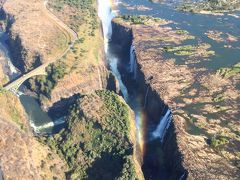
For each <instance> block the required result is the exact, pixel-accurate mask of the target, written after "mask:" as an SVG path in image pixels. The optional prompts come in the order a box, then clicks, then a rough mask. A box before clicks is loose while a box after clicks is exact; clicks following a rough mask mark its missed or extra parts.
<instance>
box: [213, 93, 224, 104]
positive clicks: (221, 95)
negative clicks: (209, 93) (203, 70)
mask: <svg viewBox="0 0 240 180" xmlns="http://www.w3.org/2000/svg"><path fill="white" fill-rule="evenodd" d="M224 99H225V97H224V95H223V94H218V95H217V96H215V97H213V101H214V102H222V101H224Z"/></svg>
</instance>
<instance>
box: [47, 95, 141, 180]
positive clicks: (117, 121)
mask: <svg viewBox="0 0 240 180" xmlns="http://www.w3.org/2000/svg"><path fill="white" fill-rule="evenodd" d="M129 121H130V114H129V108H128V107H127V105H126V104H125V103H124V102H123V101H122V100H121V99H120V97H119V96H117V95H116V94H114V93H113V92H110V91H97V92H96V93H94V94H92V95H86V96H83V97H81V98H79V99H78V100H77V101H76V103H75V104H74V105H73V106H72V108H70V111H69V115H68V118H67V128H66V129H64V130H62V131H61V132H60V133H58V134H56V135H54V136H53V137H50V138H48V139H46V140H45V142H47V144H48V145H49V146H50V147H51V148H52V149H53V150H55V151H56V152H57V153H58V154H59V155H60V156H61V157H62V158H64V159H65V160H66V162H67V164H68V166H69V171H68V173H67V178H70V179H137V178H136V172H135V169H134V164H133V156H132V155H133V144H132V143H131V141H130V135H129V132H130V122H129Z"/></svg>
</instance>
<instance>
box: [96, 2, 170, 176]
mask: <svg viewBox="0 0 240 180" xmlns="http://www.w3.org/2000/svg"><path fill="white" fill-rule="evenodd" d="M98 7H99V8H98V10H99V11H98V12H99V18H100V19H101V21H102V29H103V35H104V42H105V45H104V46H105V53H106V58H107V61H108V64H109V66H110V70H111V71H112V73H113V74H114V76H115V78H116V79H117V80H118V83H119V85H120V90H121V93H122V95H123V97H124V99H125V101H126V102H127V103H128V104H129V106H130V107H131V108H132V109H133V111H134V113H135V121H136V126H137V132H138V133H137V136H138V137H137V139H138V144H139V145H140V151H141V154H142V158H143V166H142V170H143V173H144V176H145V178H146V179H167V177H168V175H167V170H166V169H165V168H164V167H160V166H162V165H163V164H164V163H157V164H156V162H158V161H155V160H153V159H159V158H160V161H164V159H163V156H161V155H162V150H161V143H162V142H163V140H164V136H165V134H166V131H167V129H168V127H169V125H170V122H171V118H172V115H171V111H170V110H169V109H167V108H166V109H164V112H165V115H163V116H162V117H159V122H160V123H159V124H158V125H156V124H154V123H152V121H151V119H150V118H149V116H148V114H147V112H146V110H145V106H146V99H147V93H148V92H147V93H146V94H142V93H141V92H139V91H138V89H137V87H133V86H132V85H131V86H128V85H129V84H135V85H137V83H136V80H137V68H138V67H137V62H136V61H137V60H136V55H135V47H134V46H133V45H132V46H130V47H129V50H128V52H129V54H127V55H126V56H128V58H129V63H128V64H122V63H123V60H122V59H121V57H122V54H118V53H117V52H116V51H115V49H114V48H115V46H114V44H113V43H112V42H111V39H112V38H114V37H112V31H113V30H112V24H111V21H112V19H113V18H114V17H115V16H116V15H117V14H116V11H114V10H112V6H111V2H110V0H98ZM125 48H126V47H125ZM119 66H121V67H123V69H125V70H126V71H125V73H123V72H122V71H120V70H119ZM125 75H126V76H128V77H130V79H131V80H130V79H128V78H126V77H125ZM126 79H128V80H127V81H131V82H128V83H126V82H125V81H126ZM166 107H167V106H166ZM159 151H161V152H159ZM159 154H160V155H159ZM158 155H159V157H157V156H158Z"/></svg>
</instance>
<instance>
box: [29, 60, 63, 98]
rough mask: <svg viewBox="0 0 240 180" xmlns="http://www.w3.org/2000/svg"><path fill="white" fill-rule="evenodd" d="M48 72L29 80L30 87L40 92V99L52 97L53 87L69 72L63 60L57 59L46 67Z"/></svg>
mask: <svg viewBox="0 0 240 180" xmlns="http://www.w3.org/2000/svg"><path fill="white" fill-rule="evenodd" d="M46 72H47V76H37V77H35V78H32V79H30V80H29V84H30V89H31V90H32V91H34V92H36V93H37V94H38V96H39V99H40V101H44V100H45V99H49V98H50V97H51V91H52V89H53V88H54V87H55V86H56V84H57V82H58V80H59V79H61V78H63V77H64V76H65V74H66V72H67V70H66V64H65V63H64V62H63V61H57V62H55V63H54V64H50V65H49V66H48V67H47V68H46Z"/></svg>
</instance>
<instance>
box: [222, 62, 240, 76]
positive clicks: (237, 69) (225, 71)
mask: <svg viewBox="0 0 240 180" xmlns="http://www.w3.org/2000/svg"><path fill="white" fill-rule="evenodd" d="M217 74H219V75H220V76H223V77H226V78H229V77H232V76H235V75H237V74H240V63H237V64H235V65H234V66H233V67H231V68H221V69H219V70H217Z"/></svg>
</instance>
